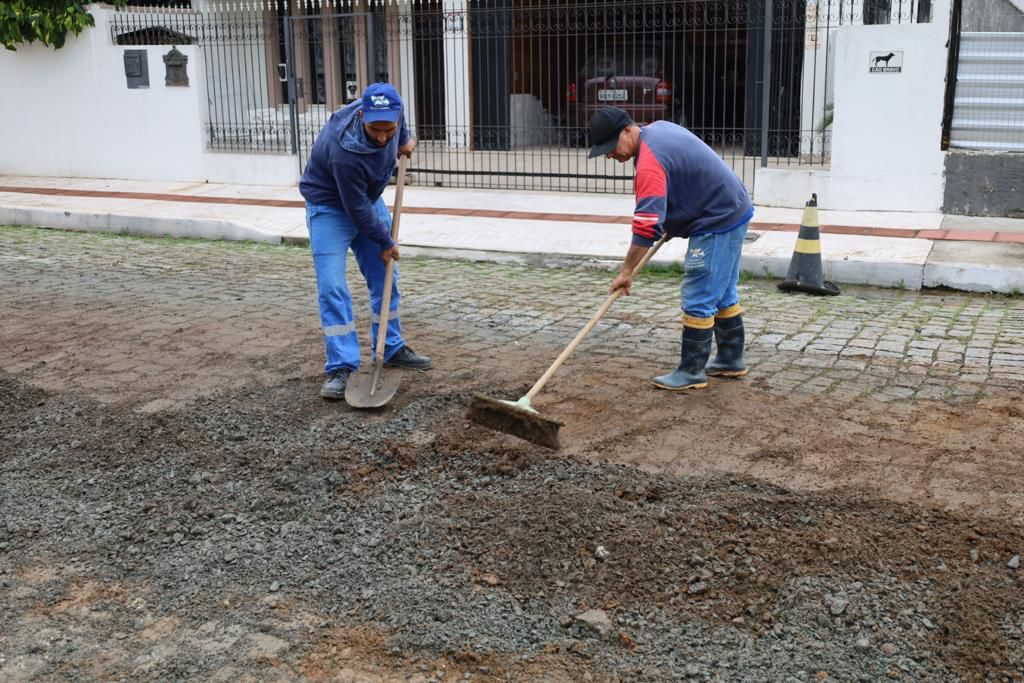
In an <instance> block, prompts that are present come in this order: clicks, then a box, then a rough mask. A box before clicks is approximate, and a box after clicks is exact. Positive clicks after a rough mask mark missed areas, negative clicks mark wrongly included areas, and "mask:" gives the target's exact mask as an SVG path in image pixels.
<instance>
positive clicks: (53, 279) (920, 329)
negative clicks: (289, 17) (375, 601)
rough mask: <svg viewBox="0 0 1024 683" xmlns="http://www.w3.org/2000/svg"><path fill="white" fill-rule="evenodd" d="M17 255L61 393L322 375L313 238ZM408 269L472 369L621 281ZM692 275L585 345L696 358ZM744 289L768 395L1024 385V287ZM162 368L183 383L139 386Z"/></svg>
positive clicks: (437, 342) (13, 307)
mask: <svg viewBox="0 0 1024 683" xmlns="http://www.w3.org/2000/svg"><path fill="white" fill-rule="evenodd" d="M0 264H2V268H0V287H2V288H3V291H4V296H3V299H2V303H0V312H2V314H3V317H4V320H5V323H4V325H3V331H2V332H0V368H2V369H3V370H4V371H6V372H8V373H11V374H19V373H25V374H26V378H30V380H29V381H31V382H32V383H33V384H36V385H38V386H41V387H43V388H49V389H60V388H78V389H83V390H87V391H88V392H90V393H92V394H93V395H94V396H97V397H99V398H101V399H103V400H108V401H124V400H134V401H137V402H138V403H139V404H140V406H142V408H143V409H145V410H149V411H155V410H161V409H164V408H168V407H172V406H174V405H175V404H176V403H177V402H180V401H183V400H187V399H188V398H189V397H191V396H194V395H196V394H203V393H206V392H209V391H214V390H216V389H217V388H222V387H224V386H225V384H228V385H239V384H244V383H246V382H250V381H252V382H261V381H265V382H270V381H272V379H273V377H274V376H278V375H280V372H281V370H282V368H288V371H289V372H296V371H298V372H300V373H307V374H315V373H316V372H317V371H318V366H317V364H318V363H319V362H320V359H321V358H322V352H321V351H320V341H319V332H318V321H317V317H316V309H315V284H314V279H313V272H312V266H311V262H310V258H309V253H308V251H307V250H306V249H305V248H298V247H268V246H263V245H252V244H240V243H219V242H198V241H172V240H161V239H142V238H134V237H122V236H112V235H96V234H81V233H68V232H57V231H50V230H38V229H25V228H11V227H5V228H0ZM401 265H402V284H401V287H402V289H403V291H405V292H406V293H407V294H406V296H405V299H404V300H403V319H404V320H405V321H406V327H407V329H409V330H411V331H412V335H413V336H412V340H413V341H416V342H421V344H420V345H421V346H424V347H426V348H427V350H428V351H432V350H433V349H436V348H438V347H442V348H444V349H447V350H448V351H450V352H453V351H455V350H457V353H455V354H454V356H453V358H454V359H455V366H454V367H453V366H452V365H449V367H452V369H453V371H455V372H459V371H467V369H468V368H470V366H471V365H472V364H473V363H475V362H477V361H480V360H489V361H490V362H491V363H492V364H493V362H494V360H495V358H498V359H499V360H500V354H501V353H502V349H505V348H510V349H515V348H518V349H530V348H535V347H537V346H540V347H542V348H544V347H550V349H548V348H545V350H544V352H543V354H541V353H536V354H531V355H535V356H537V357H538V358H539V359H540V360H543V361H545V362H546V360H547V358H549V357H552V358H553V355H551V350H553V349H555V348H556V347H560V346H563V345H564V344H566V343H567V342H568V341H569V340H570V339H571V338H572V336H573V335H574V334H575V333H576V332H577V331H578V330H579V328H580V327H582V325H583V324H584V323H585V322H586V320H587V319H588V317H589V316H590V315H591V314H592V312H593V311H594V310H596V308H597V306H598V305H599V304H600V302H601V301H602V300H603V298H604V297H605V295H606V287H607V284H608V282H609V274H608V273H607V272H605V271H599V270H586V269H546V268H533V267H526V266H516V265H498V264H493V263H473V262H463V261H452V260H435V259H405V260H403V262H402V264H401ZM350 272H352V273H354V272H356V269H355V268H354V267H351V269H350ZM678 283H679V276H678V274H674V273H667V272H655V273H649V274H647V275H645V276H644V277H643V278H642V279H641V280H640V281H638V284H637V286H636V287H635V288H634V295H633V296H632V297H630V298H624V299H621V300H620V301H619V302H617V303H616V304H615V306H614V307H613V308H612V310H611V312H610V313H609V315H608V317H607V318H606V319H605V320H604V321H602V322H601V323H600V324H599V326H598V327H597V328H596V329H595V330H594V332H593V333H592V335H591V337H589V338H588V340H587V341H586V342H585V343H584V345H583V346H581V348H580V350H579V351H578V352H577V353H579V354H590V355H592V356H607V357H624V358H633V359H639V360H641V361H645V360H649V361H650V364H651V370H652V373H653V371H658V372H660V371H663V370H664V369H665V367H666V366H668V365H670V364H671V363H672V362H673V359H674V358H675V357H676V354H677V353H678V335H679V309H678ZM352 289H353V291H354V292H355V293H356V295H357V310H365V292H364V288H363V287H362V286H361V284H358V282H356V281H354V282H353V287H352ZM741 297H742V302H743V305H744V306H745V308H746V309H747V313H746V316H745V320H746V323H747V342H748V358H749V363H750V365H751V366H752V368H753V370H752V373H751V381H752V382H753V383H754V385H755V386H757V387H758V388H760V389H762V390H765V391H769V392H776V393H780V394H789V393H794V392H795V393H807V394H824V395H828V396H829V397H830V398H831V399H833V400H839V401H844V400H853V399H855V398H858V397H864V396H869V397H871V398H873V399H875V400H878V401H899V400H906V399H916V398H924V399H936V400H943V401H951V402H962V401H965V400H972V399H976V398H980V397H982V396H999V395H1012V394H1016V393H1019V392H1020V391H1021V389H1022V387H1024V299H1022V298H1020V297H1002V296H970V295H963V294H948V293H917V292H905V291H892V290H889V291H883V290H875V289H870V288H862V289H847V290H846V291H844V293H843V294H842V295H841V296H838V297H830V298H813V297H807V296H799V295H797V296H794V295H786V294H782V293H780V292H778V291H777V290H776V288H775V287H774V286H773V284H772V283H770V282H766V281H761V280H751V281H747V282H744V283H743V284H742V285H741ZM360 299H361V300H360ZM366 317H367V316H365V315H364V316H363V320H364V321H365V319H366ZM421 340H422V341H421ZM459 359H461V360H462V365H461V367H459V366H458V364H459ZM154 377H164V378H165V380H166V381H164V382H162V383H159V382H157V383H154V382H153V381H150V382H148V383H147V382H142V383H139V382H140V380H142V379H144V378H149V379H151V380H152V379H153V378H154ZM172 380H173V381H172ZM154 384H155V385H156V386H157V387H158V389H156V390H155V389H154ZM133 392H135V393H133ZM136 393H138V394H140V395H135V394H136Z"/></svg>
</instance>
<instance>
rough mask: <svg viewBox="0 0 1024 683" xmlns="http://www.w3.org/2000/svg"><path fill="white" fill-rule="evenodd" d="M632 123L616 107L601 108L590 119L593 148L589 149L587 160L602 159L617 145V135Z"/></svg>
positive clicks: (626, 115) (627, 116) (622, 111)
mask: <svg viewBox="0 0 1024 683" xmlns="http://www.w3.org/2000/svg"><path fill="white" fill-rule="evenodd" d="M631 123H633V119H631V118H629V114H627V113H626V112H625V111H624V110H622V109H619V108H618V107H602V108H601V109H598V110H597V111H596V112H594V115H593V116H591V117H590V139H591V140H593V142H594V146H593V147H591V148H590V154H589V155H588V158H590V159H593V158H594V157H603V156H605V155H606V154H608V152H610V151H612V150H613V149H615V145H617V144H619V133H621V132H622V130H623V129H624V128H625V127H626V126H628V125H629V124H631Z"/></svg>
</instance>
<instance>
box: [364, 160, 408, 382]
mask: <svg viewBox="0 0 1024 683" xmlns="http://www.w3.org/2000/svg"><path fill="white" fill-rule="evenodd" d="M408 161H409V157H407V156H405V155H404V154H403V155H400V156H399V160H398V184H397V187H396V188H395V209H394V211H393V212H392V215H391V241H392V242H394V243H395V244H398V224H399V223H400V222H401V220H402V195H403V194H404V193H405V167H406V164H407V163H408ZM394 276H395V259H390V260H389V261H388V266H387V268H386V269H385V271H384V295H383V297H381V302H380V315H379V316H378V317H379V319H380V322H378V323H377V351H376V353H375V363H374V366H375V367H374V371H373V386H372V387H371V388H370V395H371V396H372V395H373V394H374V392H375V391H376V390H377V381H378V380H379V379H380V369H381V368H382V367H383V366H384V343H385V342H386V341H387V338H388V314H389V313H390V312H391V281H392V280H393V279H394Z"/></svg>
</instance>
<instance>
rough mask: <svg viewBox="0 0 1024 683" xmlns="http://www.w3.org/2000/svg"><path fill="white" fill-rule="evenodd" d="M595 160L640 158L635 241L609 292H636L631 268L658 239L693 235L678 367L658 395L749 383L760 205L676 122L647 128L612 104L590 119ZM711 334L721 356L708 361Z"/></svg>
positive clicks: (664, 378) (660, 383)
mask: <svg viewBox="0 0 1024 683" xmlns="http://www.w3.org/2000/svg"><path fill="white" fill-rule="evenodd" d="M590 133H591V137H592V139H593V141H594V146H593V147H592V148H591V150H590V157H591V158H593V157H597V156H606V157H608V158H609V159H615V160H616V161H619V162H626V161H629V160H630V159H633V160H635V161H636V179H635V189H636V210H635V211H634V213H633V237H632V240H631V245H630V247H629V251H628V252H627V253H626V258H625V261H624V263H623V265H622V270H621V271H620V272H619V274H618V275H617V276H616V277H615V279H614V280H612V284H611V287H610V291H611V292H614V291H615V290H617V289H621V290H622V292H623V294H626V295H629V293H630V287H631V285H632V284H633V269H634V268H635V267H636V265H637V264H638V263H640V261H641V260H642V259H643V257H644V255H645V254H646V253H647V251H648V250H649V249H650V248H651V247H652V246H653V245H654V243H655V242H656V241H657V240H659V239H661V236H662V235H663V234H665V233H666V232H667V233H668V235H669V236H671V237H684V238H687V239H688V243H687V248H686V259H685V261H684V263H683V267H684V271H685V274H684V275H683V285H682V299H683V301H682V309H683V335H682V350H681V352H680V360H679V365H678V367H677V368H676V369H675V370H674V371H672V372H670V373H668V374H666V375H661V376H659V377H655V378H654V379H653V380H652V381H653V382H654V385H655V386H657V387H659V388H661V389H670V390H673V391H681V390H683V389H701V388H704V387H706V386H707V384H708V378H707V376H708V375H713V376H720V377H742V376H743V375H745V374H747V366H746V364H745V363H744V362H743V343H744V331H743V316H742V315H741V314H742V312H743V309H742V308H740V299H739V292H738V291H737V286H736V285H737V283H738V282H739V275H740V253H741V251H742V249H743V238H744V237H745V236H746V234H747V228H748V226H749V225H750V219H751V218H753V216H754V205H753V204H752V203H751V201H750V194H749V193H748V192H747V188H746V187H744V185H743V183H742V181H740V179H739V178H738V177H737V176H736V174H735V173H734V172H733V170H732V169H731V168H729V167H728V166H727V165H726V164H725V162H724V161H722V159H721V158H720V157H719V156H718V155H717V154H715V151H714V150H713V149H711V148H710V147H708V146H707V145H706V144H704V142H703V141H702V140H701V139H700V138H698V137H697V136H696V135H694V134H693V133H691V132H690V131H688V130H686V129H685V128H683V127H682V126H677V125H676V124H674V123H671V122H669V121H655V122H654V123H651V124H648V125H646V126H639V125H637V124H636V123H634V122H633V121H632V120H631V119H630V116H629V114H627V113H626V112H625V111H623V110H622V109H618V108H616V107H605V108H602V109H599V110H598V111H597V112H595V113H594V115H593V117H592V118H591V120H590ZM712 331H713V333H714V338H715V343H716V344H717V346H718V352H717V354H716V356H715V358H714V360H712V361H710V362H708V358H709V357H710V355H711V338H712Z"/></svg>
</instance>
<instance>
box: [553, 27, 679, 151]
mask: <svg viewBox="0 0 1024 683" xmlns="http://www.w3.org/2000/svg"><path fill="white" fill-rule="evenodd" d="M691 77H692V73H691V71H690V69H689V60H688V59H687V57H686V55H685V53H684V52H683V51H682V50H678V51H676V52H674V53H673V52H669V51H668V50H664V49H659V48H657V47H655V46H642V47H641V46H634V45H629V44H614V45H607V46H604V47H601V48H597V49H595V50H593V51H591V52H590V53H589V54H588V55H587V58H586V60H585V62H584V64H583V67H582V68H581V69H580V71H579V73H578V74H577V76H576V78H575V80H571V81H570V82H569V83H568V84H567V85H566V90H565V106H566V109H565V111H566V116H565V127H566V133H567V140H568V142H570V144H586V133H587V128H588V127H589V125H590V117H591V116H592V115H593V114H594V112H596V111H597V110H598V109H600V108H601V107H620V108H621V109H625V110H626V111H627V112H628V113H629V115H630V116H631V117H632V118H633V120H634V121H636V122H637V123H650V122H652V121H665V120H667V121H672V122H673V123H678V124H680V125H684V126H685V125H686V124H687V116H686V115H685V112H684V108H683V93H684V92H685V85H686V83H687V82H688V81H689V80H690V78H691ZM695 105H696V103H693V102H688V103H687V109H688V110H690V111H694V107H695Z"/></svg>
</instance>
